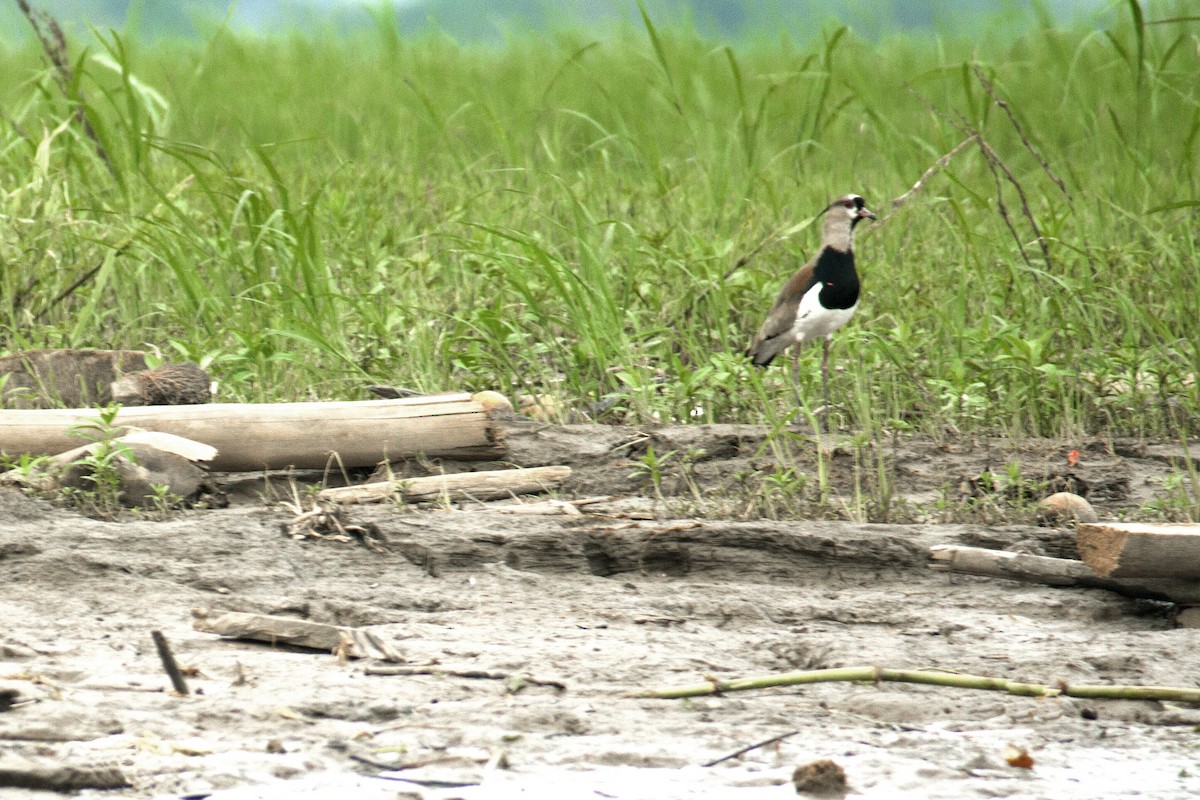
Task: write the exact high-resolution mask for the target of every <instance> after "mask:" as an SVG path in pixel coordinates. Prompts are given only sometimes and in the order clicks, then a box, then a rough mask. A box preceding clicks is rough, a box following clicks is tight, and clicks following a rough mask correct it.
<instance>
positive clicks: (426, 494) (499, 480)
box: [317, 467, 571, 504]
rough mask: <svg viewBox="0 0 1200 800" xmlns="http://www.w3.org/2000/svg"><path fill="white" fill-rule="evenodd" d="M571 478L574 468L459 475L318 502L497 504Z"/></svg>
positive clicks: (355, 490)
mask: <svg viewBox="0 0 1200 800" xmlns="http://www.w3.org/2000/svg"><path fill="white" fill-rule="evenodd" d="M570 476H571V468H570V467H531V468H529V469H496V470H485V471H482V472H456V473H453V474H450V475H431V476H429V477H425V478H405V479H403V480H394V481H380V482H378V483H363V484H359V485H358V486H339V487H336V488H333V489H323V490H322V491H320V492H319V493H318V494H317V499H318V500H322V501H329V502H333V503H343V504H345V503H379V502H383V501H386V500H403V501H404V502H406V503H428V502H434V501H437V500H439V499H442V498H445V499H449V500H463V499H475V500H496V499H499V498H502V497H509V496H511V495H517V494H534V493H537V492H546V491H549V490H551V489H554V488H557V487H558V486H561V485H562V483H563V481H565V480H566V479H567V478H569V477H570Z"/></svg>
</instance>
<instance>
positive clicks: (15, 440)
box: [0, 394, 506, 472]
mask: <svg viewBox="0 0 1200 800" xmlns="http://www.w3.org/2000/svg"><path fill="white" fill-rule="evenodd" d="M498 408H499V409H500V410H503V406H502V405H500V406H497V405H496V404H494V403H490V402H487V401H486V400H485V402H479V401H478V400H476V398H475V397H473V396H472V395H469V394H444V395H430V396H427V397H413V398H407V399H403V400H367V401H362V402H321V403H266V404H254V403H209V404H207V405H193V406H144V407H140V408H122V409H121V411H120V413H119V414H118V415H117V417H116V420H115V423H114V424H115V425H116V426H118V428H119V430H118V431H117V433H118V435H120V434H122V433H125V429H128V428H135V429H143V430H152V431H162V432H164V433H173V434H175V435H177V436H182V437H184V438H186V439H192V440H194V441H197V442H203V443H204V444H207V445H211V446H212V447H215V448H216V449H217V456H216V457H215V458H214V459H213V460H212V464H211V466H212V468H213V469H215V470H220V471H227V472H237V471H255V470H260V469H286V468H288V467H295V468H298V469H323V468H325V467H327V466H330V465H331V464H333V465H336V464H338V463H339V462H340V464H341V465H343V466H346V467H369V466H374V465H375V464H378V463H379V462H380V461H389V460H397V459H402V458H408V457H411V456H416V455H419V454H420V455H425V456H428V457H431V458H459V459H495V458H501V457H503V456H504V454H505V451H506V448H505V443H504V428H503V426H502V425H501V424H500V422H499V421H498V419H497V414H496V409H498ZM95 417H96V412H95V411H94V410H92V409H41V410H0V452H2V453H4V454H6V455H10V456H16V455H19V454H21V453H29V454H32V455H53V454H55V453H59V452H62V451H64V450H70V449H71V448H73V447H75V446H77V445H78V444H79V443H80V439H79V437H78V436H75V435H72V434H71V433H70V432H69V429H70V428H71V427H72V426H74V425H78V424H80V423H81V422H86V421H89V420H93V419H94V418H95Z"/></svg>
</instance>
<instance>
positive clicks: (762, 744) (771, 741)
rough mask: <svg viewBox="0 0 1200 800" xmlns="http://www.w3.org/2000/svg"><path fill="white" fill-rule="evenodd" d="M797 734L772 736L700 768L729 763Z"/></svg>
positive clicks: (795, 732) (789, 732) (789, 733)
mask: <svg viewBox="0 0 1200 800" xmlns="http://www.w3.org/2000/svg"><path fill="white" fill-rule="evenodd" d="M799 732H800V731H788V732H787V733H781V734H779V735H778V736H772V737H771V738H770V739H765V740H764V741H761V742H758V743H757V744H752V745H750V746H749V747H743V748H742V749H741V750H738V751H737V752H734V753H730V754H729V755H727V756H721V757H720V758H715V759H713V760H712V761H709V762H708V763H707V764H701V765H700V766H702V767H715V766H716V765H717V764H720V763H721V762H723V761H729V760H730V759H732V758H737V757H738V756H744V755H745V754H746V753H749V752H750V751H751V750H757V749H758V748H760V747H766V746H767V745H769V744H775V743H776V742H782V741H783V740H784V739H787V738H788V737H790V736H795V735H796V734H797V733H799Z"/></svg>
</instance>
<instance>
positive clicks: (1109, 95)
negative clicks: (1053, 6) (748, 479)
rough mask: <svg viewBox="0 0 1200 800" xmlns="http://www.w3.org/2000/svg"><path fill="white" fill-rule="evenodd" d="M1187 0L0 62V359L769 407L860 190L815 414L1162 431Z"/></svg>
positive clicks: (1175, 368)
mask: <svg viewBox="0 0 1200 800" xmlns="http://www.w3.org/2000/svg"><path fill="white" fill-rule="evenodd" d="M1184 5H1186V4H1183V3H1180V4H1178V7H1177V8H1176V7H1173V6H1171V5H1170V4H1156V5H1155V13H1156V15H1157V16H1156V18H1146V17H1144V16H1143V11H1142V8H1141V7H1140V6H1139V5H1138V4H1137V3H1135V2H1130V3H1128V4H1127V5H1125V6H1119V7H1117V11H1118V12H1119V13H1117V14H1116V15H1114V17H1113V19H1112V21H1111V23H1110V25H1109V27H1107V28H1103V29H1083V28H1079V29H1061V28H1056V27H1054V26H1053V25H1052V24H1050V23H1049V22H1045V21H1043V22H1037V21H1035V20H1031V22H1030V25H1029V26H1028V28H1027V30H1026V32H1024V33H1020V34H1006V35H1005V36H1004V37H1001V38H993V39H992V40H991V41H989V42H988V43H986V44H979V43H975V42H970V41H956V40H953V39H948V38H938V37H935V36H933V35H932V34H930V35H929V36H921V35H918V34H905V35H904V36H903V37H900V38H895V39H888V40H884V41H881V42H867V41H865V40H863V39H860V38H858V37H856V35H855V34H854V33H853V32H852V31H849V30H847V29H845V28H839V27H836V26H830V27H828V28H826V29H825V30H824V31H823V32H822V33H821V34H820V36H818V37H817V38H815V39H814V41H813V42H811V43H797V42H794V41H791V40H789V39H787V38H781V39H778V40H775V39H772V40H763V41H757V42H746V43H742V44H739V45H737V46H726V45H724V44H722V43H719V42H716V41H712V40H707V39H705V38H703V37H701V36H699V35H698V34H696V33H695V32H693V31H689V30H687V29H684V28H678V27H672V28H668V27H665V26H661V25H655V23H654V21H653V20H650V19H648V18H647V19H646V20H645V22H644V24H643V26H642V27H640V28H637V29H628V30H626V31H625V32H624V33H620V34H617V35H614V36H611V37H608V38H604V39H602V40H594V39H591V38H589V37H588V36H587V35H586V34H585V33H583V32H570V31H567V32H560V33H557V34H553V35H546V36H535V35H528V36H524V35H523V36H520V37H517V38H513V39H511V40H509V41H508V42H506V43H505V44H504V45H503V46H501V47H484V46H474V47H463V46H460V45H457V44H455V43H454V42H452V41H450V40H448V39H446V38H444V37H439V36H437V35H429V36H423V37H420V38H418V39H408V38H404V37H402V36H401V35H400V33H399V32H398V31H397V30H396V28H395V27H394V25H393V23H392V22H391V21H390V19H388V18H385V16H384V15H382V14H381V15H380V16H379V18H378V20H377V25H376V27H375V29H374V30H373V31H372V32H371V33H370V34H363V35H361V36H357V37H349V38H323V37H317V36H300V35H296V36H292V37H289V36H288V35H286V34H282V35H280V36H277V37H273V38H266V39H257V38H242V37H237V36H234V35H232V34H230V33H228V32H219V33H217V34H215V35H214V36H213V37H212V38H210V39H208V40H207V41H204V42H202V43H198V44H193V45H181V44H178V43H175V44H157V45H149V46H134V45H133V44H131V43H130V42H128V41H125V40H124V39H123V38H122V37H121V36H120V35H119V34H113V33H110V32H104V33H98V34H97V38H96V39H95V40H93V41H91V42H89V43H86V44H87V48H86V50H85V49H83V47H82V46H83V45H84V44H85V43H84V42H75V43H73V44H74V45H76V46H77V49H73V52H72V54H71V56H72V59H73V62H72V63H73V68H74V69H73V73H74V74H73V80H72V81H71V82H70V83H69V84H68V85H65V86H60V85H59V83H58V82H56V79H55V73H54V72H53V71H52V70H49V69H47V68H46V67H45V65H44V63H43V61H42V59H41V54H40V52H39V51H37V50H36V49H34V48H33V47H27V48H25V49H22V50H7V51H3V52H0V101H2V104H3V108H4V109H5V118H4V121H3V125H2V126H0V190H2V191H0V214H2V219H0V266H2V268H3V272H2V274H0V294H3V302H2V303H0V314H2V315H3V316H2V318H0V335H2V337H3V349H4V350H6V351H9V352H11V351H16V350H20V349H24V348H30V347H67V346H70V347H116V346H127V347H147V346H149V347H155V348H160V349H161V352H162V356H163V357H164V358H165V359H168V360H178V359H184V358H187V359H192V360H195V361H197V362H199V363H201V364H203V365H205V366H207V367H209V368H210V369H211V370H212V371H213V372H214V374H215V375H216V376H217V377H218V378H219V379H220V381H221V394H222V399H226V400H254V401H258V400H262V401H265V400H289V399H307V398H359V397H364V396H365V393H364V391H363V389H362V387H363V386H365V385H367V384H370V383H378V382H382V383H392V384H399V385H404V386H409V387H413V388H417V389H421V390H425V391H437V390H443V389H458V388H470V389H484V388H496V389H499V390H501V391H503V392H506V393H508V394H510V395H517V394H521V393H548V394H552V395H554V396H556V397H557V398H558V399H559V401H560V404H561V405H562V407H564V408H575V407H583V406H585V405H586V404H587V403H588V402H591V401H594V400H596V399H598V398H599V397H601V396H603V395H607V394H613V393H615V394H618V395H619V396H620V402H619V403H618V404H617V405H616V406H615V407H614V409H613V410H612V412H610V413H611V416H612V417H613V418H615V419H625V420H628V421H634V422H644V421H650V420H663V421H666V420H672V419H675V420H697V421H722V422H727V421H751V422H758V421H763V420H770V421H778V420H780V419H783V418H784V417H786V416H787V415H788V414H790V413H793V412H794V408H793V406H794V400H793V399H792V394H791V391H790V390H789V388H788V381H789V376H788V374H787V370H786V369H785V368H784V367H782V366H776V367H773V368H772V369H771V370H769V371H767V372H760V371H757V370H754V369H753V368H751V367H749V366H748V364H747V362H746V361H745V360H744V359H743V358H742V357H741V355H740V352H741V350H742V349H743V348H744V347H745V345H746V344H747V342H748V340H749V338H750V336H751V334H752V333H753V332H754V330H755V329H756V328H757V326H758V324H759V323H760V322H761V318H762V315H763V314H764V313H765V311H766V309H767V308H768V307H769V306H770V304H771V302H772V301H773V299H774V295H775V293H776V291H777V290H778V286H779V285H780V283H781V282H782V281H783V280H784V279H785V278H786V276H787V275H788V274H790V272H791V271H792V270H793V269H794V268H795V266H797V265H798V264H799V263H801V262H802V261H803V260H804V259H806V258H807V257H808V256H809V255H810V254H811V251H812V249H813V247H814V245H815V242H816V236H817V229H816V226H809V225H808V224H807V223H809V222H810V220H811V218H812V216H813V215H814V214H815V213H816V212H818V211H819V210H820V209H821V208H823V207H824V205H825V204H826V203H827V202H828V200H829V199H830V198H831V197H833V196H835V195H837V194H841V193H843V192H848V191H856V192H859V193H861V194H863V195H864V196H866V198H867V200H868V202H869V204H870V205H871V206H872V207H873V208H874V209H875V210H876V211H877V212H879V213H880V215H881V217H884V218H885V221H884V222H883V223H882V224H879V225H876V226H875V227H874V228H873V229H872V228H866V229H860V235H859V238H858V242H857V245H858V254H859V261H860V265H861V272H862V273H863V279H864V291H865V295H864V297H863V300H862V304H861V307H860V311H859V314H858V316H857V317H856V319H855V320H854V322H853V323H852V324H851V325H849V326H847V327H846V328H844V329H843V330H842V331H841V332H839V334H838V336H837V337H836V342H835V346H834V356H835V359H836V360H837V362H838V363H839V364H841V365H843V366H844V367H845V369H844V371H843V372H840V373H839V374H838V375H836V376H835V379H834V384H833V392H834V394H835V399H838V400H840V401H841V415H840V421H841V422H842V423H843V424H844V425H847V426H849V427H851V428H853V429H856V430H873V431H882V430H889V431H891V430H917V431H922V432H931V433H938V434H941V433H944V432H946V431H985V432H992V433H1001V434H1007V435H1026V434H1034V435H1052V436H1078V435H1081V434H1084V433H1095V432H1100V433H1106V432H1108V433H1134V434H1146V435H1169V436H1177V435H1181V434H1184V433H1187V432H1191V433H1195V432H1197V431H1198V430H1200V413H1198V412H1200V408H1198V405H1200V403H1198V402H1197V390H1196V386H1195V382H1194V376H1195V375H1196V373H1197V371H1198V370H1200V323H1198V309H1200V302H1198V291H1197V290H1198V283H1200V270H1198V268H1197V265H1198V264H1200V259H1198V258H1197V255H1198V250H1200V244H1198V239H1200V234H1198V231H1200V225H1198V224H1197V215H1198V213H1200V200H1198V199H1197V198H1200V185H1198V181H1200V174H1198V172H1200V143H1198V142H1197V135H1198V133H1200V85H1198V83H1197V78H1196V76H1197V75H1200V49H1198V47H1197V41H1198V37H1200V19H1198V18H1196V17H1194V16H1193V17H1190V18H1188V17H1187V16H1186V13H1185V12H1184V11H1180V10H1179V9H1182V8H1183V7H1184ZM1173 8H1174V9H1175V10H1174V11H1173V10H1172V9H1173ZM1147 13H1148V12H1147ZM1177 17H1181V19H1174V21H1165V22H1164V21H1161V20H1163V19H1169V18H1177ZM976 67H977V68H978V73H979V74H976ZM980 75H982V76H983V77H984V78H986V80H987V81H988V82H990V83H991V84H992V85H993V87H994V92H995V95H996V96H997V97H999V98H1002V99H1003V100H1005V101H1006V102H1007V103H1008V108H1009V110H1011V112H1012V115H1013V117H1014V118H1015V120H1017V121H1018V123H1019V126H1020V131H1018V129H1017V128H1016V127H1015V126H1014V124H1013V123H1012V121H1010V119H1009V117H1008V116H1007V115H1006V113H1005V111H1004V110H1003V109H1002V108H1001V107H999V106H997V105H996V103H995V102H993V98H992V97H991V96H990V95H989V93H988V91H987V89H986V88H985V85H984V82H983V81H982V80H981V79H980ZM77 108H78V109H82V110H83V112H84V113H85V114H86V117H87V119H88V121H89V122H90V123H91V125H92V126H93V128H94V129H95V132H96V136H97V138H98V139H99V141H100V142H101V143H102V145H103V150H104V151H105V153H106V154H107V158H108V162H107V163H106V162H105V161H104V160H103V159H102V158H101V157H100V156H99V155H98V148H97V146H96V143H95V142H94V141H93V140H92V139H90V138H89V137H88V136H87V135H85V133H84V131H83V129H82V126H81V125H80V124H79V123H78V121H77V120H75V119H74V117H73V110H74V109H77ZM973 132H979V133H981V134H982V136H983V137H984V138H985V140H986V142H987V143H988V145H989V146H990V147H991V148H992V152H993V153H994V154H995V157H994V158H993V159H991V160H989V159H988V158H985V156H984V154H983V153H982V151H981V149H980V148H979V147H977V146H975V145H974V144H971V145H968V146H966V147H964V148H963V149H962V150H961V151H959V152H958V154H957V155H956V156H955V157H954V158H953V159H952V160H951V161H950V163H949V164H948V166H947V167H946V169H945V170H944V171H943V172H941V173H939V174H936V175H934V176H931V177H930V178H929V179H928V181H927V182H926V185H925V186H924V188H923V189H922V190H921V191H920V192H918V193H916V194H914V195H913V196H912V197H911V198H910V199H909V200H908V202H906V203H905V204H903V205H902V206H900V207H899V208H897V209H895V210H893V209H892V207H891V201H892V200H893V199H894V198H897V197H899V196H901V195H902V194H903V193H904V192H906V191H907V190H908V189H909V188H910V187H911V186H912V185H913V183H914V181H916V180H917V179H918V178H919V177H920V176H921V175H922V173H923V172H924V171H925V170H926V169H927V168H929V167H930V166H932V165H933V164H934V162H935V161H937V159H938V158H939V156H941V155H942V154H944V153H946V152H948V151H950V150H951V149H952V148H953V147H955V145H957V144H958V143H959V142H961V141H963V140H964V139H966V138H967V137H968V136H969V135H970V134H971V133H973ZM1022 132H1023V135H1022ZM1023 137H1024V139H1023ZM1039 155H1040V158H1041V159H1043V160H1044V162H1045V166H1043V164H1042V163H1041V162H1040V161H1039ZM1009 176H1011V180H1010V179H1009ZM1056 178H1057V179H1061V181H1062V186H1061V187H1060V185H1059V184H1058V182H1057V180H1056ZM1018 189H1019V191H1018ZM1025 209H1027V211H1028V215H1027V214H1026V213H1025ZM1034 224H1036V226H1037V230H1038V231H1040V234H1041V236H1042V237H1043V240H1042V244H1044V247H1043V246H1042V245H1041V244H1039V242H1038V240H1037V235H1036V234H1035V231H1034V227H1033V225H1034ZM747 256H752V257H751V258H750V259H749V260H748V261H746V262H745V263H744V264H741V265H740V266H739V261H740V260H741V259H744V258H745V257H747ZM819 356H820V348H819V347H812V348H809V349H808V350H807V351H805V353H804V364H805V365H806V367H807V369H806V370H805V373H804V376H803V384H802V387H801V389H802V392H803V393H804V394H805V395H806V396H807V397H811V398H813V399H814V401H815V400H817V399H818V398H819V394H820V389H819V387H820V383H819V374H818V372H817V364H818V360H819ZM815 404H816V403H814V405H815Z"/></svg>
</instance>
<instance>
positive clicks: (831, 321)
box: [792, 283, 858, 344]
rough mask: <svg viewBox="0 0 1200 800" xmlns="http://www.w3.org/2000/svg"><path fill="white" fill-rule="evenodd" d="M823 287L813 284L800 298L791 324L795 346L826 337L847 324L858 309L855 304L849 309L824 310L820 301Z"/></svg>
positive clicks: (820, 284)
mask: <svg viewBox="0 0 1200 800" xmlns="http://www.w3.org/2000/svg"><path fill="white" fill-rule="evenodd" d="M823 286H824V284H822V283H817V284H815V285H814V286H813V287H812V288H811V289H809V290H808V291H807V292H805V293H804V296H803V297H801V298H800V307H799V308H797V309H796V321H795V322H794V323H792V335H793V336H794V337H796V343H797V344H799V343H800V342H806V341H808V340H809V339H816V338H818V337H821V336H828V335H829V334H831V333H833V332H834V331H836V330H837V329H838V328H840V327H842V326H843V325H845V324H846V323H847V322H849V321H850V318H851V317H853V316H854V312H855V311H856V310H857V309H858V304H857V303H855V304H854V305H852V306H850V308H825V307H824V306H822V305H821V301H820V294H821V289H822V287H823Z"/></svg>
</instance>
